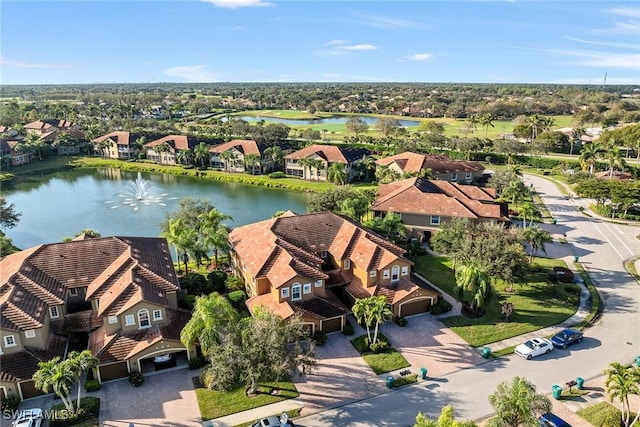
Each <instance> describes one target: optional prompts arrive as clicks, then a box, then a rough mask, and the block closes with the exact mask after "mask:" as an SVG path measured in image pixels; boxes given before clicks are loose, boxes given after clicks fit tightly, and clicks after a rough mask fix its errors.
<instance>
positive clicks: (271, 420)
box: [251, 412, 294, 427]
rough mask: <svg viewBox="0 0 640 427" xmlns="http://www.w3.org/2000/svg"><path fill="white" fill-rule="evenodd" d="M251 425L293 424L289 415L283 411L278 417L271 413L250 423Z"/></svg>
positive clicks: (290, 426) (287, 426) (274, 426)
mask: <svg viewBox="0 0 640 427" xmlns="http://www.w3.org/2000/svg"><path fill="white" fill-rule="evenodd" d="M251 427H294V425H293V421H291V420H290V419H289V415H288V414H287V413H286V412H283V413H282V415H280V416H279V417H278V416H276V415H272V416H270V417H267V418H262V419H260V420H258V421H256V422H255V423H253V424H251Z"/></svg>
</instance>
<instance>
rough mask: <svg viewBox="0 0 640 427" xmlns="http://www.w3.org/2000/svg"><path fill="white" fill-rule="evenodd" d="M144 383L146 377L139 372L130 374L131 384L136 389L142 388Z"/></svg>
mask: <svg viewBox="0 0 640 427" xmlns="http://www.w3.org/2000/svg"><path fill="white" fill-rule="evenodd" d="M143 382H144V375H142V373H141V372H138V371H131V372H130V373H129V383H131V385H132V386H134V387H140V386H141V385H142V383H143Z"/></svg>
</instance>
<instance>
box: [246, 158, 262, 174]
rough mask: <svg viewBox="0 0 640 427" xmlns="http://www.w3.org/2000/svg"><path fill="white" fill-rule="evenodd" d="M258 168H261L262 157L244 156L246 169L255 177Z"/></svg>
mask: <svg viewBox="0 0 640 427" xmlns="http://www.w3.org/2000/svg"><path fill="white" fill-rule="evenodd" d="M256 166H258V167H259V166H260V156H259V155H257V154H247V155H245V156H244V168H245V170H246V169H251V175H255V173H256Z"/></svg>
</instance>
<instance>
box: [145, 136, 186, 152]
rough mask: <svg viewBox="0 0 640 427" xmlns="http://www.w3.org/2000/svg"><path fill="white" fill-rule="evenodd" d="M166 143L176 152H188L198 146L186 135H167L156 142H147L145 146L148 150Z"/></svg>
mask: <svg viewBox="0 0 640 427" xmlns="http://www.w3.org/2000/svg"><path fill="white" fill-rule="evenodd" d="M165 142H166V143H167V144H169V146H170V147H171V148H173V149H174V150H175V151H179V150H188V149H191V148H193V147H194V146H195V145H196V141H195V140H193V139H192V140H189V138H188V137H187V136H185V135H167V136H164V137H162V138H159V139H156V140H154V141H151V142H147V143H146V144H144V146H145V147H147V148H153V147H155V146H157V145H161V144H164V143H165Z"/></svg>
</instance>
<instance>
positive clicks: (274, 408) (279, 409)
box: [202, 399, 302, 427]
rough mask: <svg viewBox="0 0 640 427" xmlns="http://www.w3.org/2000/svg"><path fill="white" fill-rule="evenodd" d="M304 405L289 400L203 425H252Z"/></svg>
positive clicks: (220, 426) (219, 426)
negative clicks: (262, 419)
mask: <svg viewBox="0 0 640 427" xmlns="http://www.w3.org/2000/svg"><path fill="white" fill-rule="evenodd" d="M301 407H302V404H301V403H300V401H298V399H287V400H283V401H281V402H277V403H272V404H271V405H265V406H260V407H259V408H255V409H250V410H248V411H242V412H237V413H235V414H231V415H227V416H226V417H221V418H216V419H213V420H209V421H204V422H203V423H202V426H203V427H232V426H237V425H239V424H245V423H250V422H253V421H256V420H259V419H260V418H265V417H269V416H271V415H280V414H282V413H283V412H286V411H291V410H294V409H299V408H301Z"/></svg>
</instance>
